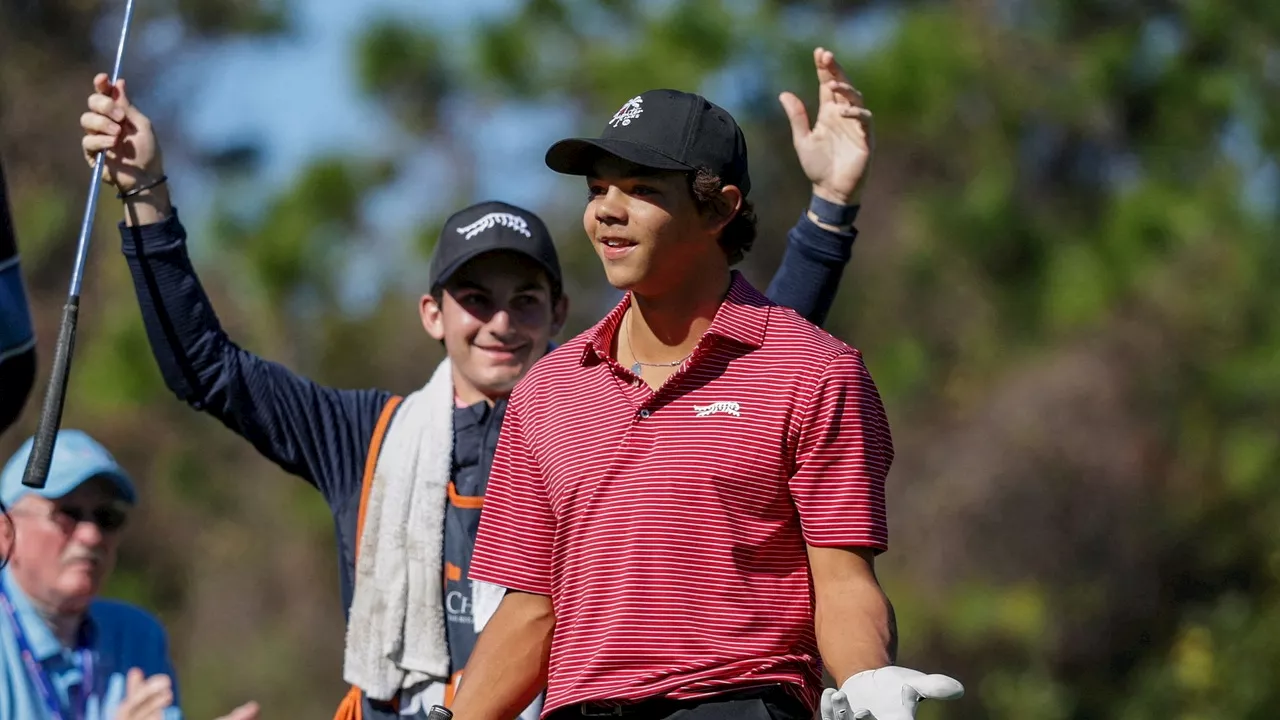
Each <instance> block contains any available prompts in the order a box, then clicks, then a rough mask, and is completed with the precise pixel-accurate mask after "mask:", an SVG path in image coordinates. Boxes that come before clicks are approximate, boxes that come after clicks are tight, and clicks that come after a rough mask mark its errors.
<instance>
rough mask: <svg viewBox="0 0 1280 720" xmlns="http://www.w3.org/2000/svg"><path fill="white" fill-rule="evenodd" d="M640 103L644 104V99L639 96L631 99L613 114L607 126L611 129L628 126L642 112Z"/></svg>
mask: <svg viewBox="0 0 1280 720" xmlns="http://www.w3.org/2000/svg"><path fill="white" fill-rule="evenodd" d="M642 103H644V98H642V97H640V96H639V95H637V96H635V97H633V98H631V99H630V100H628V101H627V104H626V105H623V106H622V108H621V109H620V110H618V112H616V113H614V114H613V119H612V120H610V121H609V124H610V125H612V126H613V127H618V125H620V124H621V125H622V126H624V127H625V126H627V125H630V124H631V121H632V120H635V119H636V118H638V117H640V113H642V112H644V107H643V106H642Z"/></svg>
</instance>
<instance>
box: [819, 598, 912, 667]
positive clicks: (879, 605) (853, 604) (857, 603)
mask: <svg viewBox="0 0 1280 720" xmlns="http://www.w3.org/2000/svg"><path fill="white" fill-rule="evenodd" d="M814 630H815V632H816V633H817V636H818V649H819V650H820V651H821V653H822V661H823V664H824V665H825V666H826V668H827V670H828V672H830V673H831V676H832V677H834V678H835V680H836V682H837V683H843V682H844V681H845V680H848V679H849V678H850V677H852V676H854V675H856V674H858V673H860V672H862V671H863V670H875V669H876V668H881V667H884V666H886V665H892V664H893V663H894V662H895V661H896V657H897V654H898V647H897V646H898V626H897V620H896V618H895V617H894V613H893V605H891V604H890V603H889V598H888V597H887V596H886V595H885V594H884V591H883V590H881V589H880V586H879V585H878V584H874V583H872V584H867V583H856V584H850V585H848V586H847V587H846V588H845V589H844V590H841V589H839V588H837V587H832V588H828V589H827V590H826V591H825V592H824V593H822V594H820V595H819V596H818V597H817V598H816V603H815V608H814Z"/></svg>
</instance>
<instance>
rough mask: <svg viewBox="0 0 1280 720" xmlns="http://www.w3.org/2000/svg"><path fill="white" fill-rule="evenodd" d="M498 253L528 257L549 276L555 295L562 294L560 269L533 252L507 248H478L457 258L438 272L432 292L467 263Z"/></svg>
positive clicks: (433, 282)
mask: <svg viewBox="0 0 1280 720" xmlns="http://www.w3.org/2000/svg"><path fill="white" fill-rule="evenodd" d="M496 253H511V254H512V255H520V256H521V257H526V258H528V259H530V260H532V261H533V264H534V265H537V266H538V267H540V268H542V271H543V272H544V273H546V274H547V280H548V281H550V283H551V289H552V291H554V292H555V293H559V292H560V290H561V279H560V268H557V267H553V266H551V265H550V264H549V263H548V262H547V261H546V260H543V259H542V258H540V257H538V256H537V255H534V254H533V253H531V252H527V251H525V250H521V249H519V248H513V247H505V246H498V247H482V248H477V249H475V250H472V251H470V252H467V253H464V254H462V255H460V256H458V257H457V258H454V260H453V262H451V263H449V264H448V265H447V266H445V267H442V268H440V270H439V272H437V273H436V276H435V277H434V278H433V279H432V283H431V290H432V292H435V291H436V290H437V289H439V288H442V287H444V285H445V284H446V283H448V282H449V279H450V278H452V277H453V276H454V274H456V273H457V272H458V271H459V270H461V269H462V267H463V266H464V265H466V264H467V263H469V262H471V261H472V260H475V259H476V258H478V257H480V256H481V255H492V254H496Z"/></svg>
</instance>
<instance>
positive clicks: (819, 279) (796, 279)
mask: <svg viewBox="0 0 1280 720" xmlns="http://www.w3.org/2000/svg"><path fill="white" fill-rule="evenodd" d="M856 238H857V232H856V231H854V230H853V229H852V228H847V229H837V228H834V227H833V226H828V225H824V224H821V223H818V222H815V221H814V219H813V218H812V217H810V213H809V212H808V211H806V213H805V214H804V215H803V216H802V217H801V218H800V220H799V221H798V222H797V223H796V224H795V226H794V227H792V228H791V231H790V232H788V233H787V249H786V252H785V253H784V254H783V256H782V263H781V264H780V265H779V266H778V271H777V272H776V273H775V274H774V276H773V280H772V281H771V282H770V283H769V287H768V289H766V290H765V294H766V295H767V296H768V297H769V299H770V300H772V301H774V302H776V303H778V304H779V305H784V306H786V307H789V308H791V309H793V310H795V311H796V312H798V313H800V315H801V316H803V317H804V318H805V319H806V320H808V321H809V322H811V323H813V324H815V325H818V326H821V325H822V324H823V323H824V322H826V319H827V313H828V311H830V309H831V306H832V304H833V303H834V302H835V299H836V293H837V292H838V291H839V289H840V279H841V277H842V276H843V275H844V270H845V266H847V265H848V263H849V259H850V257H851V256H852V254H853V242H854V240H855V239H856Z"/></svg>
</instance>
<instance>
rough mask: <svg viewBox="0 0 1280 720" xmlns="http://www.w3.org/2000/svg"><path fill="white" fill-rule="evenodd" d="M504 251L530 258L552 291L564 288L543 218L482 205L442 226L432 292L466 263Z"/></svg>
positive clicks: (434, 259) (433, 258) (500, 204)
mask: <svg viewBox="0 0 1280 720" xmlns="http://www.w3.org/2000/svg"><path fill="white" fill-rule="evenodd" d="M499 250H505V251H508V252H516V253H520V254H521V255H524V256H526V257H529V258H531V259H532V260H534V261H535V262H537V263H538V264H539V265H541V266H542V269H543V270H545V271H546V272H547V277H548V278H549V279H550V280H551V285H552V288H553V289H554V290H555V291H556V292H559V291H560V289H561V288H562V287H563V282H562V280H561V275H560V257H559V255H557V254H556V246H555V244H554V243H553V242H551V233H550V232H549V231H548V230H547V226H546V224H544V223H543V222H542V218H539V217H538V216H537V215H534V214H533V213H531V212H529V211H528V210H525V209H524V208H519V207H516V206H515V205H509V204H507V203H504V202H496V201H491V202H482V203H478V204H476V205H472V206H471V207H468V208H464V209H462V210H459V211H458V212H456V213H454V214H453V215H451V216H450V217H449V219H448V220H446V221H445V223H444V229H443V230H441V231H440V239H439V240H438V241H437V242H436V250H435V253H434V254H433V255H432V256H431V267H430V270H429V275H430V279H431V288H432V289H433V290H434V289H435V288H437V287H439V286H440V285H443V284H444V283H445V282H446V281H447V280H448V279H449V277H450V276H451V275H453V274H454V273H455V272H457V271H458V268H460V267H462V266H463V265H464V264H466V263H467V261H469V260H471V259H473V258H475V257H477V256H478V255H482V254H484V253H487V252H495V251H499Z"/></svg>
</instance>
